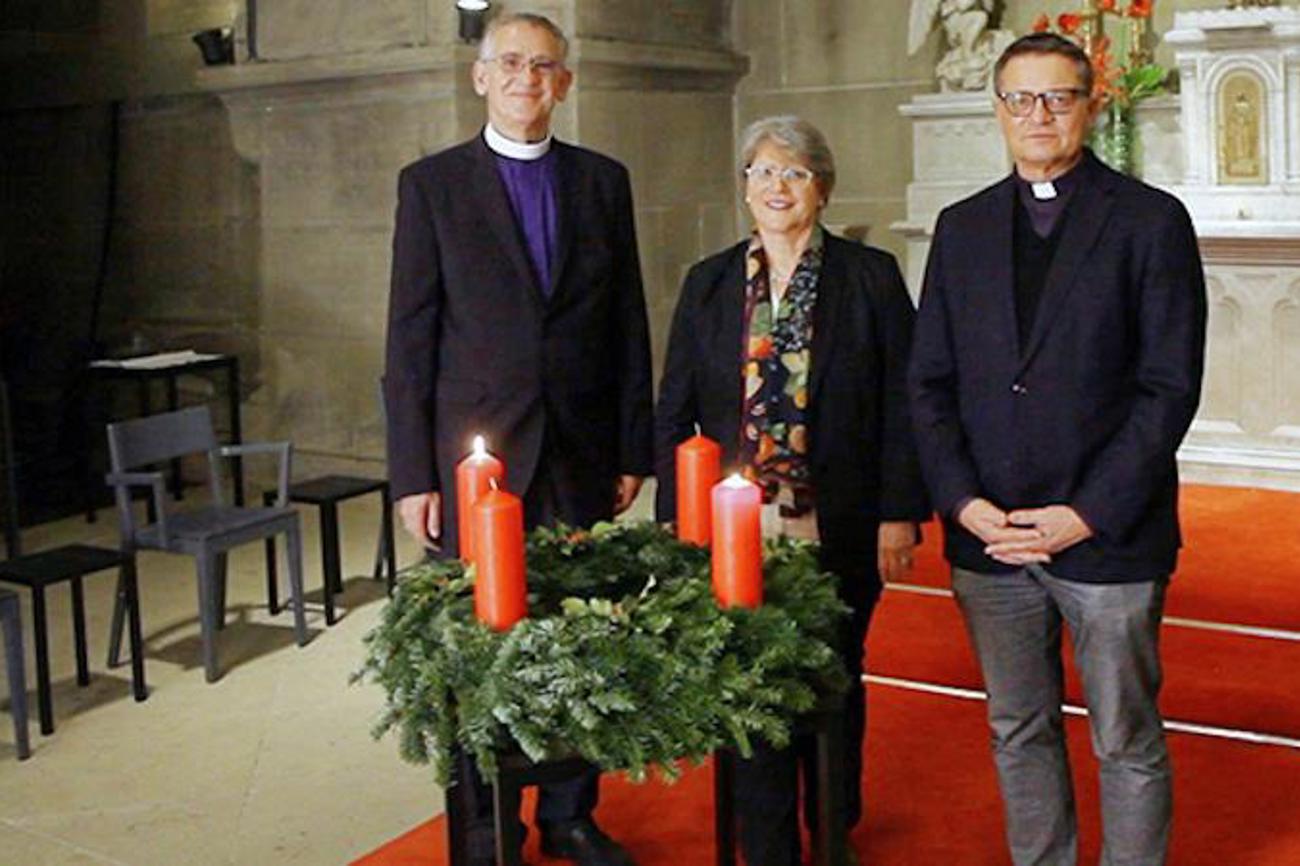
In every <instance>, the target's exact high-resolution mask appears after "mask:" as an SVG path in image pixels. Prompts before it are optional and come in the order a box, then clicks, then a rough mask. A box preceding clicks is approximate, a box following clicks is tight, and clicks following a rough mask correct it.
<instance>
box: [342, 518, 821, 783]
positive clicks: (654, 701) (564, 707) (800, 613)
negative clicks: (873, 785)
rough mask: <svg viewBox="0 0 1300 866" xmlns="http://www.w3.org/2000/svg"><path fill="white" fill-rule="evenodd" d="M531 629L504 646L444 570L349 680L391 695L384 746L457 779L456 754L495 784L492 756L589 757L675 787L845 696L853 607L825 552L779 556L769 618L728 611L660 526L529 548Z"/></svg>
mask: <svg viewBox="0 0 1300 866" xmlns="http://www.w3.org/2000/svg"><path fill="white" fill-rule="evenodd" d="M527 562H528V606H529V616H528V618H527V619H524V620H522V621H520V622H519V623H518V624H516V625H515V626H514V627H513V628H512V629H510V630H509V631H507V632H504V633H499V632H495V631H492V630H490V629H488V628H487V627H486V626H484V625H482V624H481V623H479V622H478V621H477V620H476V619H475V616H474V598H473V591H474V586H473V571H472V569H470V570H469V571H467V570H466V569H465V568H464V567H463V566H462V565H461V564H460V563H459V562H454V561H450V560H443V561H434V562H429V563H426V564H423V565H420V566H417V567H416V568H413V569H411V570H409V571H408V572H406V573H405V574H404V575H403V579H402V580H401V581H400V582H399V584H398V587H397V591H396V594H395V596H394V598H393V600H392V601H391V602H390V603H389V604H388V605H387V606H386V608H385V609H384V612H383V615H382V620H381V622H380V624H379V625H378V626H377V627H376V628H375V629H374V630H373V631H372V632H371V633H370V634H368V635H367V636H366V639H365V640H366V648H367V654H366V661H365V664H364V666H363V667H362V669H361V670H360V671H358V672H357V674H356V675H355V677H354V679H366V680H371V681H374V682H377V683H379V684H380V685H381V686H382V687H383V688H384V689H385V691H386V692H387V701H386V704H385V708H384V711H383V714H382V716H381V717H380V719H379V721H378V723H377V724H376V726H375V729H374V735H375V736H376V737H380V736H382V735H383V734H384V733H386V732H388V731H390V730H393V729H396V730H397V731H398V734H399V736H400V749H401V754H402V757H403V758H404V759H405V760H407V761H410V762H413V763H421V764H425V763H432V764H433V767H434V773H435V776H436V778H437V780H438V781H439V782H441V783H443V784H446V782H447V781H448V778H449V775H450V773H449V770H450V762H451V755H452V749H453V747H454V746H456V745H459V746H460V747H461V748H462V749H464V750H465V751H467V752H469V753H470V754H472V755H473V756H474V757H475V758H476V759H477V761H478V764H479V766H480V767H481V768H482V770H483V772H484V774H485V775H486V776H488V777H489V778H494V777H495V773H496V752H497V750H498V749H501V748H506V747H509V746H510V745H512V744H514V745H517V746H518V748H519V749H520V750H522V751H523V752H524V753H525V754H526V755H527V756H528V757H529V758H532V759H533V760H548V759H552V758H561V757H570V756H573V755H579V756H581V757H583V758H585V759H587V760H588V761H590V762H591V763H593V764H595V765H597V766H599V767H601V768H602V769H604V770H618V771H623V772H625V773H626V774H627V775H628V776H629V777H631V778H632V779H634V780H638V781H639V780H642V779H644V778H645V777H646V775H647V772H648V771H649V770H650V769H651V768H657V769H658V771H659V772H660V773H661V774H662V775H664V776H665V777H667V778H669V779H672V778H675V777H676V776H677V774H678V772H679V768H678V762H679V761H681V760H683V759H685V760H689V761H691V762H694V763H698V762H700V761H702V760H703V759H704V758H705V757H706V756H708V755H709V754H710V753H712V752H713V751H714V750H716V749H718V748H720V747H732V748H735V749H737V750H738V751H739V752H740V753H741V754H744V755H748V754H750V751H751V749H750V743H751V740H752V738H753V737H755V736H759V737H762V738H764V739H766V740H768V741H769V742H771V743H773V744H775V745H777V746H778V747H779V746H782V745H784V744H785V743H787V742H788V741H789V737H790V729H791V723H792V722H793V720H794V719H795V718H796V717H797V716H798V715H800V714H801V713H804V712H806V711H808V710H810V709H811V708H812V707H813V706H814V705H815V704H816V703H817V702H818V700H819V699H821V698H823V697H826V696H831V695H835V694H839V693H842V692H843V690H844V689H845V688H846V686H847V675H846V674H845V672H844V668H843V665H842V664H841V663H840V660H839V657H838V656H837V654H836V653H835V651H834V650H833V649H832V647H833V645H834V643H835V640H836V633H837V631H838V629H839V628H840V626H841V622H842V617H843V616H844V615H845V614H846V613H847V608H845V607H844V605H843V604H842V603H841V602H840V601H839V599H838V597H837V595H836V589H835V578H834V577H833V576H831V575H829V574H826V573H823V572H821V571H820V570H819V568H818V564H817V548H816V546H815V545H811V544H808V543H805V542H795V541H788V540H779V541H773V542H768V543H767V544H766V546H765V551H764V567H763V573H764V604H763V605H762V606H761V607H759V608H757V609H754V610H748V609H729V610H722V609H719V607H718V605H717V603H716V601H715V600H714V597H713V593H712V587H711V585H710V581H709V552H708V551H707V550H704V549H700V548H696V547H693V546H690V545H687V544H683V543H681V542H679V541H678V540H677V539H676V538H675V537H674V536H673V535H672V534H671V532H670V531H669V530H668V529H666V528H664V527H662V526H660V525H658V524H654V523H622V524H599V525H597V526H596V527H594V528H593V529H592V530H591V531H590V532H585V531H575V530H572V529H569V528H567V527H559V528H557V529H538V530H535V531H534V532H533V533H532V534H531V535H530V536H529V538H528V543H527Z"/></svg>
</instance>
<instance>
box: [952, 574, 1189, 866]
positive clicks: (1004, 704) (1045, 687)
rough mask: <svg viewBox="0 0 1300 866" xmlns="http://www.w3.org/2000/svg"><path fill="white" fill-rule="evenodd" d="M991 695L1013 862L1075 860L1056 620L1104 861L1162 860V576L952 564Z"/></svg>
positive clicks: (1129, 864)
mask: <svg viewBox="0 0 1300 866" xmlns="http://www.w3.org/2000/svg"><path fill="white" fill-rule="evenodd" d="M952 583H953V589H954V590H955V592H956V595H957V603H958V604H959V605H960V607H961V610H962V614H963V615H964V616H965V619H966V628H967V631H968V632H969V633H970V638H971V643H972V644H973V645H974V647H975V652H976V655H978V656H979V662H980V668H981V670H982V672H983V675H984V683H985V687H986V688H987V689H988V693H989V703H988V717H989V727H990V728H991V729H992V735H993V756H994V762H995V763H996V765H997V770H998V781H999V784H1000V786H1001V790H1002V800H1003V806H1004V808H1005V810H1006V830H1007V842H1008V845H1009V846H1010V849H1011V858H1012V860H1013V862H1014V863H1015V864H1016V866H1073V864H1074V863H1075V861H1076V858H1077V856H1078V855H1077V837H1078V833H1077V827H1076V817H1075V808H1074V790H1073V787H1072V785H1071V780H1070V767H1069V758H1068V755H1067V754H1066V745H1065V731H1064V727H1063V725H1062V721H1061V701H1062V699H1063V692H1064V686H1063V680H1064V674H1063V671H1062V661H1061V624H1062V622H1064V623H1065V624H1066V625H1068V626H1069V632H1070V638H1071V642H1072V646H1073V649H1074V659H1075V664H1076V666H1077V667H1078V670H1079V675H1080V678H1081V679H1082V681H1083V690H1084V697H1085V699H1086V700H1087V704H1088V721H1089V724H1090V726H1091V731H1092V750H1093V753H1094V754H1095V755H1096V756H1097V760H1098V762H1099V763H1100V765H1101V814H1102V838H1103V845H1102V854H1101V864H1102V866H1139V864H1140V866H1153V864H1162V863H1164V862H1165V852H1166V849H1167V846H1168V841H1169V825H1170V819H1171V815H1172V811H1173V797H1172V779H1171V775H1170V769H1169V755H1168V751H1167V750H1166V748H1165V738H1164V730H1163V727H1162V724H1161V719H1160V710H1159V708H1158V707H1157V705H1156V701H1157V697H1158V695H1159V693H1160V679H1161V674H1160V653H1159V640H1158V639H1159V630H1160V617H1161V613H1162V611H1163V609H1164V599H1165V588H1166V586H1167V585H1168V579H1167V578H1166V579H1161V580H1157V581H1152V582H1143V583H1111V584H1094V583H1080V582H1077V581H1070V580H1062V579H1060V578H1056V577H1053V576H1052V575H1051V574H1049V573H1048V572H1047V571H1046V570H1045V569H1043V568H1041V567H1040V566H1037V565H1031V566H1027V567H1025V568H1023V569H1020V570H1018V571H1014V572H1011V573H1009V574H981V573H978V572H973V571H966V570H964V569H960V568H954V569H953V575H952Z"/></svg>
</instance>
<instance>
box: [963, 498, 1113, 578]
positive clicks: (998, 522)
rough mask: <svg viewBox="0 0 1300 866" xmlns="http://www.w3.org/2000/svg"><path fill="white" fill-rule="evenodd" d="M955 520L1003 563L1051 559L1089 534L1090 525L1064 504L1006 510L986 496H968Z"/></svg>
mask: <svg viewBox="0 0 1300 866" xmlns="http://www.w3.org/2000/svg"><path fill="white" fill-rule="evenodd" d="M957 522H958V523H960V524H961V525H962V526H964V527H965V528H966V529H967V530H968V531H970V532H971V533H972V534H974V535H975V536H977V537H978V538H979V539H980V540H981V541H983V542H984V544H985V547H984V553H985V554H987V555H988V556H991V557H992V558H994V559H996V560H997V561H998V562H1005V563H1006V564H1007V565H1029V564H1030V563H1045V562H1051V561H1052V555H1053V554H1055V553H1060V552H1061V551H1062V550H1065V549H1066V548H1068V547H1072V546H1074V545H1076V544H1078V543H1079V542H1081V541H1084V540H1086V539H1088V538H1091V537H1092V529H1091V528H1089V526H1088V524H1086V523H1084V522H1083V518H1081V517H1080V516H1079V513H1078V512H1077V511H1075V510H1074V509H1073V508H1071V507H1070V506H1068V505H1047V506H1044V507H1042V508H1021V509H1017V510H1015V511H1012V512H1010V513H1008V512H1005V511H1003V510H1002V509H1000V508H998V507H997V506H996V505H994V504H993V503H992V502H989V501H988V500H987V499H972V500H971V501H970V502H968V503H967V504H966V505H965V507H963V508H962V510H961V512H960V513H959V514H958V515H957Z"/></svg>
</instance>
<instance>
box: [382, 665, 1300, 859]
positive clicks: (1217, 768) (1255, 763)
mask: <svg viewBox="0 0 1300 866" xmlns="http://www.w3.org/2000/svg"><path fill="white" fill-rule="evenodd" d="M868 700H869V705H870V722H869V725H870V731H869V734H868V738H867V767H868V774H867V778H868V781H867V803H868V813H867V818H866V820H865V821H864V822H863V824H862V825H860V826H859V827H858V828H857V831H856V832H855V833H854V835H853V842H854V845H855V846H856V847H857V849H858V851H859V853H861V854H862V855H863V860H864V862H867V863H878V864H963V866H983V864H988V866H994V864H997V866H1001V864H1004V863H1006V862H1007V859H1006V855H1005V853H1004V846H1003V844H1002V817H1001V807H1000V806H999V803H998V799H997V789H996V781H995V778H994V775H993V765H992V762H991V761H990V759H989V755H988V739H987V736H986V735H985V733H984V732H985V727H984V705H983V704H982V703H978V702H974V701H961V700H955V699H952V698H944V697H938V696H932V695H922V694H917V693H914V692H907V691H903V690H899V689H891V688H885V687H872V688H871V689H870V696H869V698H868ZM1068 727H1069V731H1070V747H1071V753H1072V754H1073V755H1074V758H1075V764H1076V773H1075V784H1076V789H1077V792H1078V798H1079V803H1080V823H1081V832H1082V837H1083V859H1082V860H1081V862H1083V863H1088V862H1096V857H1097V848H1098V842H1097V826H1098V820H1099V819H1098V817H1097V815H1098V811H1097V800H1096V793H1095V790H1094V787H1095V785H1094V782H1093V780H1094V779H1095V772H1096V768H1095V764H1094V763H1093V762H1092V760H1091V759H1090V757H1089V756H1090V752H1089V750H1088V737H1087V728H1086V725H1085V724H1084V723H1083V721H1082V720H1081V719H1071V720H1070V721H1069V723H1068ZM1170 744H1171V748H1172V750H1173V760H1174V766H1175V774H1176V775H1175V779H1176V782H1175V792H1174V797H1175V802H1176V803H1177V805H1176V807H1175V808H1176V810H1177V818H1176V820H1175V831H1174V841H1173V849H1172V854H1171V859H1170V862H1171V863H1174V864H1180V866H1226V864H1232V866H1254V864H1258V866H1264V864H1269V866H1284V864H1296V863H1300V821H1298V820H1297V818H1296V801H1295V796H1296V795H1295V784H1296V782H1297V781H1300V752H1297V751H1294V750H1290V749H1279V748H1270V747H1261V746H1248V745H1242V744H1238V743H1231V742H1226V741H1222V740H1213V739H1208V738H1204V737H1192V736H1185V735H1173V736H1171V738H1170ZM711 779H712V777H711V774H710V772H709V771H708V770H707V769H704V770H695V771H693V772H691V773H688V774H687V776H686V777H685V779H683V780H682V781H681V782H680V783H678V784H677V785H675V786H668V787H664V786H660V785H656V784H650V785H633V784H631V783H629V782H627V781H625V780H623V779H622V778H619V777H607V778H606V779H605V780H604V782H603V783H602V787H601V805H600V810H599V812H598V813H597V817H598V819H599V820H600V822H601V823H602V825H604V826H605V827H607V828H609V829H611V830H612V831H613V832H614V834H615V835H617V836H618V838H619V839H620V840H621V841H622V842H623V843H624V844H625V845H627V847H628V849H629V850H630V851H632V852H633V854H634V855H635V856H636V858H637V862H638V863H640V864H641V866H687V864H689V866H697V864H707V863H710V862H712V854H713V847H712V846H713V838H712V793H711V792H712V788H711ZM1211 779H1212V780H1213V783H1212V784H1207V781H1206V780H1211ZM525 814H531V801H529V804H528V805H527V806H526V807H525ZM445 832H446V831H445V827H444V823H443V819H442V818H437V819H435V820H433V821H430V822H428V823H426V824H422V825H420V826H419V827H418V828H416V829H415V830H414V831H412V832H411V833H408V834H407V835H405V836H403V837H401V838H399V839H397V840H394V841H393V842H391V843H389V844H388V845H386V846H384V847H383V848H381V849H380V850H378V851H376V852H375V853H373V854H371V855H369V856H367V857H365V858H362V859H361V860H359V861H357V862H358V863H359V864H364V866H442V864H445V863H446V862H447V861H446V852H445V847H444V845H445ZM530 843H531V844H530V845H529V846H528V847H527V849H526V852H525V853H526V855H527V857H528V858H529V862H531V863H534V864H540V863H551V862H555V861H548V860H545V859H543V858H541V856H540V854H539V853H538V852H537V846H536V839H535V834H530Z"/></svg>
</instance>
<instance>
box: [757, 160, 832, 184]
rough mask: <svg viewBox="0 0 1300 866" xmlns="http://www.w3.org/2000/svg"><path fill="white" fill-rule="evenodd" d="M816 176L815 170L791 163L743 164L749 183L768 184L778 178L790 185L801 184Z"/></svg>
mask: <svg viewBox="0 0 1300 866" xmlns="http://www.w3.org/2000/svg"><path fill="white" fill-rule="evenodd" d="M816 176H817V172H815V171H812V170H810V169H806V168H799V167H798V166H793V165H792V166H788V167H786V168H781V167H780V166H776V165H768V164H767V163H759V164H758V165H747V166H745V177H746V178H747V179H748V180H749V181H750V182H751V183H760V184H769V183H772V182H773V181H775V180H777V179H780V180H782V181H784V182H785V183H787V184H789V185H790V186H803V185H804V184H806V183H809V182H811V181H812V179H813V178H815V177H816Z"/></svg>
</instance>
